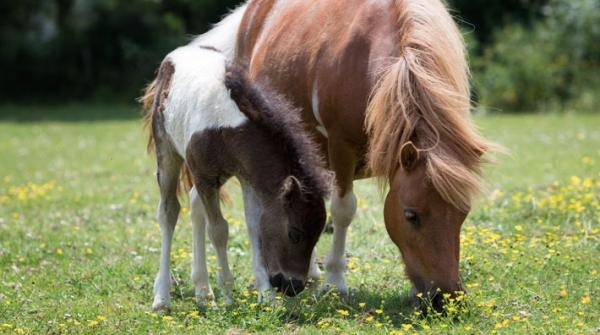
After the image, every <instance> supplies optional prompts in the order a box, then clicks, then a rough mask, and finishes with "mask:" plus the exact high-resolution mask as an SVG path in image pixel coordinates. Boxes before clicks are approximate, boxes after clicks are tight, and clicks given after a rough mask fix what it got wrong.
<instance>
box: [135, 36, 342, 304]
mask: <svg viewBox="0 0 600 335" xmlns="http://www.w3.org/2000/svg"><path fill="white" fill-rule="evenodd" d="M226 64H227V61H226V55H225V54H223V53H221V52H219V51H218V50H217V49H216V48H215V47H213V46H205V45H201V43H199V42H198V41H196V42H193V43H191V44H190V45H187V46H184V47H181V48H178V49H176V50H174V51H173V52H171V53H170V54H169V55H168V56H167V57H166V58H165V59H164V60H163V62H162V64H161V66H160V68H159V71H158V75H157V78H156V80H155V81H154V82H153V83H151V84H150V85H149V86H148V88H147V91H146V94H145V96H144V98H143V100H144V101H145V102H146V105H148V106H149V107H150V108H148V109H147V111H148V113H147V122H148V123H149V124H150V125H151V127H149V128H150V142H149V148H151V147H154V150H155V152H156V159H157V165H158V169H157V179H158V185H159V188H160V203H159V206H158V221H159V223H160V226H161V231H162V245H161V256H160V268H159V271H158V274H157V276H156V280H155V283H154V303H153V305H152V306H153V308H154V309H155V310H160V309H164V308H168V307H169V304H170V296H169V293H170V292H169V291H170V287H171V279H170V271H169V263H170V256H169V255H170V249H171V241H172V237H173V230H174V228H175V224H176V222H177V217H178V214H179V210H180V205H179V201H178V199H177V189H178V185H179V184H180V178H182V177H184V176H186V175H189V176H190V177H191V178H190V179H191V181H192V182H193V188H192V189H191V191H190V208H191V217H192V227H193V261H192V279H193V282H194V285H195V294H196V297H197V299H198V301H199V302H203V301H205V300H206V299H213V292H212V289H211V286H210V284H209V281H208V271H207V266H206V250H205V229H206V228H207V229H208V235H209V236H210V239H211V241H212V243H213V245H214V246H215V249H216V253H217V262H218V265H219V272H218V282H219V285H220V286H221V288H222V291H223V292H224V294H225V299H226V300H228V301H230V300H231V298H230V293H231V289H232V284H233V276H232V274H231V271H230V268H229V265H228V260H227V253H226V247H227V238H228V224H227V222H226V220H225V219H224V218H223V215H222V214H221V209H220V203H219V190H220V188H221V186H222V185H223V184H224V183H225V182H226V181H227V180H228V179H229V178H230V177H232V176H235V177H237V178H238V179H239V180H240V183H241V186H242V191H243V197H244V205H245V216H246V221H247V227H248V232H249V236H250V240H251V248H252V258H253V259H252V266H253V272H254V275H255V277H256V286H257V289H258V290H259V291H261V292H264V291H268V292H267V294H269V295H270V294H271V290H270V289H271V288H272V287H275V288H277V289H278V290H280V291H282V292H284V293H285V294H287V295H294V294H296V293H298V292H300V291H301V290H302V289H303V288H304V285H305V283H306V279H307V274H308V273H309V268H310V264H315V263H314V259H313V257H312V250H313V248H314V246H315V244H316V243H317V240H318V238H319V235H320V233H321V231H322V229H323V227H324V224H325V219H326V210H325V204H324V200H323V199H324V197H325V196H326V193H327V190H328V187H329V179H330V177H329V174H330V173H329V172H328V171H327V170H326V169H325V167H324V165H323V163H322V159H321V158H320V157H321V156H319V154H318V152H317V150H316V149H315V144H313V143H312V140H311V139H310V137H309V136H307V132H306V131H305V130H304V129H303V127H302V125H301V123H300V120H299V118H298V117H297V112H294V111H293V110H292V108H291V107H290V105H289V104H288V103H287V102H286V101H284V100H283V99H282V98H281V97H280V96H277V95H274V94H272V93H270V90H269V88H268V87H266V86H263V85H255V84H253V83H251V82H250V81H249V80H248V79H247V77H246V72H245V71H246V70H245V69H243V68H241V67H239V66H227V65H226ZM182 170H183V172H184V173H181V171H182ZM184 179H185V178H184ZM311 260H312V261H311ZM313 266H314V265H313ZM317 270H318V269H315V268H313V269H312V270H311V271H310V272H312V273H314V272H315V271H317ZM266 298H268V296H266Z"/></svg>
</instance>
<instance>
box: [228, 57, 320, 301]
mask: <svg viewBox="0 0 600 335" xmlns="http://www.w3.org/2000/svg"><path fill="white" fill-rule="evenodd" d="M225 85H226V86H227V88H228V89H229V90H230V93H231V97H232V98H233V100H234V101H235V102H236V103H237V105H238V107H239V108H240V110H241V111H242V112H243V113H244V114H245V115H246V116H247V117H248V119H249V120H250V122H251V123H252V124H253V126H254V127H256V129H258V131H259V133H260V134H261V136H263V137H265V138H267V139H268V141H266V142H267V143H266V145H265V148H259V150H260V152H261V154H262V155H263V156H264V155H270V157H268V158H267V159H269V160H270V161H271V162H272V164H271V167H272V171H271V170H270V171H265V173H263V175H264V176H265V178H266V179H270V180H271V182H269V183H268V184H269V185H270V186H269V187H267V188H270V190H268V191H269V192H267V193H269V196H267V197H266V198H267V199H263V203H262V213H261V218H260V228H259V243H260V250H261V256H262V260H261V261H262V262H263V263H264V265H265V267H266V268H267V271H268V275H269V279H270V282H271V285H272V286H273V287H275V288H277V289H278V290H280V291H282V292H284V293H285V294H287V295H290V296H293V295H295V294H297V293H298V292H300V291H302V289H304V286H305V284H306V279H307V274H308V270H309V267H310V261H311V254H312V250H313V248H314V246H315V244H316V243H317V240H318V239H319V236H320V234H321V232H322V231H323V227H324V225H325V219H326V210H325V203H324V197H325V196H326V195H327V192H328V187H329V180H330V177H329V174H328V173H327V172H326V170H325V169H324V167H323V162H322V160H321V158H320V157H319V155H318V153H317V149H316V145H315V144H314V143H313V142H312V141H311V139H310V138H309V136H308V134H307V132H306V131H304V129H303V127H302V124H301V122H300V120H299V118H298V116H297V113H296V111H294V110H293V109H292V108H291V107H290V105H289V104H288V103H287V102H286V101H285V100H284V99H283V98H282V97H280V96H278V95H276V94H274V93H272V91H271V89H270V88H269V87H268V86H264V85H260V84H258V83H255V82H252V81H250V80H249V79H248V77H247V74H246V70H245V68H242V67H240V66H234V65H229V66H228V67H227V74H226V77H225ZM255 159H259V158H258V157H256V158H255ZM276 166H277V167H278V168H276ZM250 182H251V183H252V181H250ZM263 184H264V183H263Z"/></svg>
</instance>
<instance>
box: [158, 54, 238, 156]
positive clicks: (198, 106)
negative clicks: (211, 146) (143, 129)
mask: <svg viewBox="0 0 600 335" xmlns="http://www.w3.org/2000/svg"><path fill="white" fill-rule="evenodd" d="M167 59H168V60H170V61H171V63H173V65H174V67H175V73H174V74H173V77H172V78H171V86H170V88H169V95H168V97H167V101H166V106H165V109H164V112H163V113H164V117H165V124H164V125H165V130H166V131H167V134H168V135H169V137H170V138H171V140H172V142H173V145H174V146H175V148H176V150H177V152H178V153H179V154H180V155H181V156H182V157H185V149H186V147H187V144H188V143H189V141H190V139H191V137H192V135H193V134H194V133H195V132H198V131H202V130H204V129H214V128H235V127H238V126H240V125H241V124H243V123H244V122H245V121H247V120H248V119H247V118H246V116H245V115H244V114H242V112H241V111H240V110H239V109H238V106H237V105H236V103H235V102H234V101H233V100H232V99H231V97H230V96H229V91H228V89H227V88H226V87H225V84H224V78H225V56H224V55H223V54H221V53H219V52H215V51H212V50H207V49H203V48H199V47H197V46H192V45H188V46H184V47H180V48H177V49H175V50H174V51H173V52H171V53H170V54H169V55H168V56H167Z"/></svg>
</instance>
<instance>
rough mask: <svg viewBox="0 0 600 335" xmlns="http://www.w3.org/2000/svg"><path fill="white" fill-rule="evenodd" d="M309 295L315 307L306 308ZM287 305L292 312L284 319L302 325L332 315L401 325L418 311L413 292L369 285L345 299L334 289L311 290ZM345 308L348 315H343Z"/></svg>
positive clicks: (315, 322) (289, 311) (313, 322)
mask: <svg viewBox="0 0 600 335" xmlns="http://www.w3.org/2000/svg"><path fill="white" fill-rule="evenodd" d="M307 298H308V300H312V303H311V304H312V306H311V307H309V308H308V309H307V308H306V307H305V304H306V299H307ZM286 306H287V310H288V313H287V315H286V316H285V317H284V318H285V320H284V321H286V322H292V323H295V324H298V325H315V324H317V323H318V322H319V321H320V320H324V319H328V318H340V317H347V318H354V319H362V320H363V321H364V320H365V319H367V318H369V317H372V318H373V320H375V321H374V322H376V321H377V320H381V321H383V320H386V322H389V323H391V324H392V325H394V326H395V327H398V328H400V327H401V325H402V324H403V323H406V322H407V320H408V319H409V317H410V316H411V315H412V313H414V311H415V307H414V305H413V304H412V303H411V300H410V297H409V292H395V291H394V290H391V289H390V290H383V291H375V290H371V289H366V288H361V289H358V290H353V291H351V293H350V296H349V297H348V298H341V297H339V296H338V295H337V294H335V293H334V292H327V293H325V294H320V293H318V291H313V290H311V291H309V292H307V294H301V295H300V296H299V297H298V298H292V299H289V300H288V302H287V303H286ZM344 311H346V312H348V315H343V314H342V313H345V312H344Z"/></svg>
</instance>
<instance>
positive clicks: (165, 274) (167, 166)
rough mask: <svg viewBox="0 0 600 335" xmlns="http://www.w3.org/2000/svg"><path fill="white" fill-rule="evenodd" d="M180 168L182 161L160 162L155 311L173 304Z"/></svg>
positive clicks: (153, 307) (153, 306)
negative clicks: (174, 247)
mask: <svg viewBox="0 0 600 335" xmlns="http://www.w3.org/2000/svg"><path fill="white" fill-rule="evenodd" d="M157 152H158V149H157ZM165 156H166V155H165ZM180 166H181V162H180V161H177V162H175V161H168V160H167V161H163V162H161V161H160V160H159V167H158V172H157V178H158V184H159V187H160V202H159V205H158V215H157V217H158V222H159V223H160V230H161V246H160V265H159V270H158V274H157V275H156V279H155V280H154V302H153V303H152V309H154V310H155V311H157V310H162V309H166V308H169V305H170V304H171V297H170V291H171V270H170V263H171V241H172V240H173V231H174V230H175V225H176V224H177V217H178V216H179V210H180V208H181V207H180V205H179V201H178V200H177V183H178V178H179V167H180Z"/></svg>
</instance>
